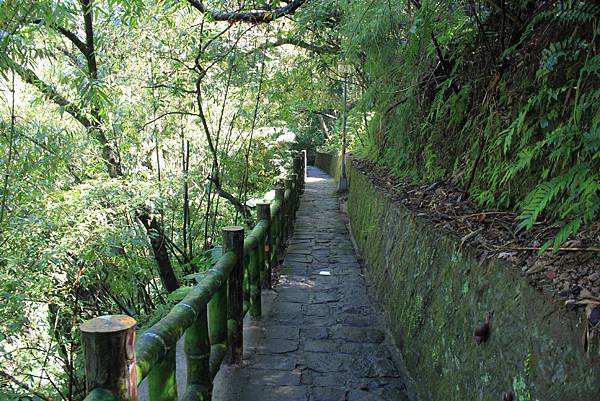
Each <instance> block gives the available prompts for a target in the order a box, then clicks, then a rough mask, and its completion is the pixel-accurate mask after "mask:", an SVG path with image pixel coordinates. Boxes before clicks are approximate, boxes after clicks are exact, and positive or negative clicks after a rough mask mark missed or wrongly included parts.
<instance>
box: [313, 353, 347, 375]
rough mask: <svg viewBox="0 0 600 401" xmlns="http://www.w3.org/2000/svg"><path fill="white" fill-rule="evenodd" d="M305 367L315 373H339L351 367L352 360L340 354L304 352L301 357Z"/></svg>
mask: <svg viewBox="0 0 600 401" xmlns="http://www.w3.org/2000/svg"><path fill="white" fill-rule="evenodd" d="M303 360H304V362H305V363H306V367H307V368H309V369H310V370H314V371H315V372H320V373H326V372H341V371H346V370H348V369H350V368H351V367H352V365H351V363H352V358H350V357H349V356H348V355H344V354H341V353H334V352H330V353H320V352H306V353H304V357H303Z"/></svg>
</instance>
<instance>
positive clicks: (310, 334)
mask: <svg viewBox="0 0 600 401" xmlns="http://www.w3.org/2000/svg"><path fill="white" fill-rule="evenodd" d="M328 335H329V334H328V332H327V329H326V328H325V327H310V328H308V327H302V328H301V329H300V337H301V338H303V339H306V340H323V339H325V338H327V336H328Z"/></svg>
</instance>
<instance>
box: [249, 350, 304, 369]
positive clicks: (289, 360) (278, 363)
mask: <svg viewBox="0 0 600 401" xmlns="http://www.w3.org/2000/svg"><path fill="white" fill-rule="evenodd" d="M296 361H297V360H296V358H293V357H290V356H289V355H284V354H279V355H257V354H255V355H252V357H250V359H249V360H248V365H249V366H252V367H253V368H256V369H271V370H293V369H296V365H297V362H296Z"/></svg>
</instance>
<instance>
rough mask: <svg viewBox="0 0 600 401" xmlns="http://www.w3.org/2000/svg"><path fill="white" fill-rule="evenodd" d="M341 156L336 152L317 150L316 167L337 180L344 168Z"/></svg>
mask: <svg viewBox="0 0 600 401" xmlns="http://www.w3.org/2000/svg"><path fill="white" fill-rule="evenodd" d="M341 159H342V158H341V156H340V155H338V154H336V153H326V152H317V154H316V155H315V167H318V168H320V169H321V170H323V171H325V172H326V173H327V174H329V176H331V177H333V178H335V179H336V180H337V179H339V178H340V174H341V169H342V160H341Z"/></svg>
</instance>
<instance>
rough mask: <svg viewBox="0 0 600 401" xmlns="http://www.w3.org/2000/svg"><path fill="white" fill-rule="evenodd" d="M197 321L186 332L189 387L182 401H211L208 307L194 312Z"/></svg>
mask: <svg viewBox="0 0 600 401" xmlns="http://www.w3.org/2000/svg"><path fill="white" fill-rule="evenodd" d="M194 311H195V312H196V313H197V314H196V321H195V322H194V323H193V324H192V325H191V326H190V327H188V329H187V330H186V331H185V340H184V343H183V344H184V346H183V349H184V350H185V357H186V361H187V385H186V391H185V395H184V396H183V398H182V401H209V400H210V394H211V391H212V378H211V374H210V364H209V361H210V339H209V334H208V317H207V308H206V306H204V307H202V308H200V310H197V311H196V310H194Z"/></svg>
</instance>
